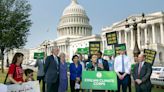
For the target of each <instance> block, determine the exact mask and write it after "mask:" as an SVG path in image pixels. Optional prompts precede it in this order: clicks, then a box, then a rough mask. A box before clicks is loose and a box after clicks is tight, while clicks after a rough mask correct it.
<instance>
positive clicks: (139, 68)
mask: <svg viewBox="0 0 164 92" xmlns="http://www.w3.org/2000/svg"><path fill="white" fill-rule="evenodd" d="M141 67H142V63H139V67H138V77H139V76H140V72H141Z"/></svg>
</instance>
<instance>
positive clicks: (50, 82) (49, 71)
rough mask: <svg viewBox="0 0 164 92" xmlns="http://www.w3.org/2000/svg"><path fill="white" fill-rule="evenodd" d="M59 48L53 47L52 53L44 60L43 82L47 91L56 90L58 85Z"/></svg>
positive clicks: (52, 91)
mask: <svg viewBox="0 0 164 92" xmlns="http://www.w3.org/2000/svg"><path fill="white" fill-rule="evenodd" d="M58 54H59V49H58V48H54V49H53V50H52V55H50V56H47V58H46V62H45V82H46V83H47V92H58V87H59V66H60V58H59V57H58Z"/></svg>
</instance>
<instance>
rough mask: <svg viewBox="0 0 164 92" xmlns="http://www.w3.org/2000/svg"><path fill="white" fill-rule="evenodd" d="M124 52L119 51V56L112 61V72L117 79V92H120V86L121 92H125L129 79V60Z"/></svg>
mask: <svg viewBox="0 0 164 92" xmlns="http://www.w3.org/2000/svg"><path fill="white" fill-rule="evenodd" d="M125 52H126V51H125V50H121V51H120V55H118V56H117V57H116V58H115V61H114V70H115V72H116V73H117V78H118V80H117V81H118V92H120V86H121V85H122V92H126V90H127V86H128V82H129V79H130V71H131V60H130V58H129V57H128V56H127V55H126V54H125Z"/></svg>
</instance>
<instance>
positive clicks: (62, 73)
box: [58, 53, 68, 92]
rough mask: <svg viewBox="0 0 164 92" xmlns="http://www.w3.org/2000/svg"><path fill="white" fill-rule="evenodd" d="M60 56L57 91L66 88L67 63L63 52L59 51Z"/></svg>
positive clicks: (64, 90) (62, 91) (60, 91)
mask: <svg viewBox="0 0 164 92" xmlns="http://www.w3.org/2000/svg"><path fill="white" fill-rule="evenodd" d="M59 57H60V74H59V82H60V83H59V89H58V92H66V91H67V88H68V77H67V63H66V60H65V54H64V53H61V54H60V55H59Z"/></svg>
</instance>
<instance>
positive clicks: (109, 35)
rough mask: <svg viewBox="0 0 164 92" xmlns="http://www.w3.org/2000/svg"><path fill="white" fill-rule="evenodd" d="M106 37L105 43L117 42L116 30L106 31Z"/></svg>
mask: <svg viewBox="0 0 164 92" xmlns="http://www.w3.org/2000/svg"><path fill="white" fill-rule="evenodd" d="M106 39H107V45H114V44H117V43H118V41H117V33H116V32H110V33H106Z"/></svg>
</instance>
